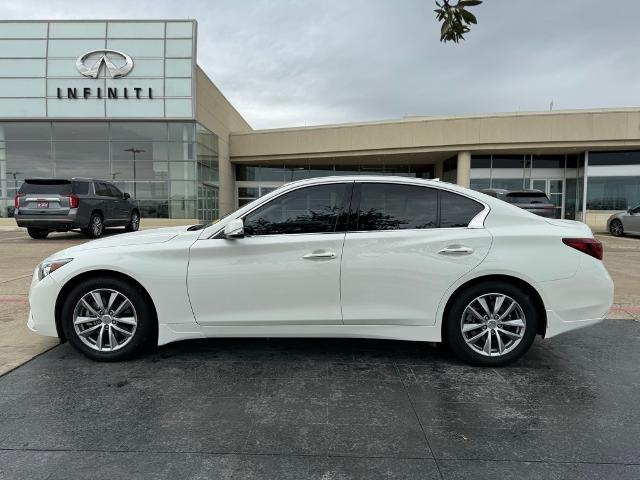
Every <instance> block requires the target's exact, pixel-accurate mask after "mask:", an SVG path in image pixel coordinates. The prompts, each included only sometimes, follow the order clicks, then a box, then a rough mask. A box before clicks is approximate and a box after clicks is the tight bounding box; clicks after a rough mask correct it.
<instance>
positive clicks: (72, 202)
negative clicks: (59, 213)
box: [63, 193, 79, 208]
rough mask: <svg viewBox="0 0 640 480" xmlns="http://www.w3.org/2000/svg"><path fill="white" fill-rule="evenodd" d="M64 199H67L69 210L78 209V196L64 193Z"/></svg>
mask: <svg viewBox="0 0 640 480" xmlns="http://www.w3.org/2000/svg"><path fill="white" fill-rule="evenodd" d="M63 195H64V196H65V197H69V206H70V207H71V208H78V203H79V199H78V196H77V195H75V194H73V193H64V194H63Z"/></svg>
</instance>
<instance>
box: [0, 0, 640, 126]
mask: <svg viewBox="0 0 640 480" xmlns="http://www.w3.org/2000/svg"><path fill="white" fill-rule="evenodd" d="M613 7H615V8H613ZM434 8H435V3H434V1H433V0H271V1H268V0H180V1H177V0H151V1H149V0H126V1H123V0H108V1H107V0H99V1H96V0H83V1H82V2H78V1H69V0H65V1H62V0H20V1H8V0H0V19H89V18H131V19H139V18H144V19H147V18H151V19H153V18H171V19H173V18H178V19H181V18H190V19H196V20H197V21H198V64H199V65H200V66H201V67H202V69H203V70H204V71H205V72H206V73H207V75H209V77H210V78H211V79H212V80H213V82H214V83H215V84H216V85H217V86H218V88H220V90H221V91H222V92H223V94H224V95H225V96H226V97H227V98H228V99H229V100H230V101H231V103H232V104H233V105H234V106H235V107H236V108H237V110H238V111H239V112H240V113H241V114H242V115H243V116H244V117H245V119H246V120H247V121H248V122H249V123H250V124H251V126H252V127H253V128H280V127H295V126H308V125H319V124H332V123H345V122H362V121H378V120H388V119H397V118H402V117H405V116H436V115H463V114H476V113H493V112H517V111H531V110H549V108H550V104H551V102H552V101H553V109H554V110H558V109H574V108H610V107H631V106H638V105H640V62H638V56H639V55H638V54H639V51H640V48H639V47H640V29H639V28H638V25H637V19H638V18H640V2H638V1H637V0H619V1H616V2H608V1H605V0H562V1H557V0H485V2H484V3H483V4H482V5H480V6H478V7H474V8H473V9H472V10H471V11H472V12H474V14H475V15H476V16H477V18H478V25H476V26H474V27H473V28H472V31H471V32H470V33H469V34H467V35H466V40H465V41H464V42H462V43H459V44H457V45H456V44H449V43H447V44H442V43H440V41H439V29H440V25H439V24H438V22H437V21H436V19H435V13H434V12H433V9H434Z"/></svg>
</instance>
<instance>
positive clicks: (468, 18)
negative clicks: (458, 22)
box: [460, 10, 478, 25]
mask: <svg viewBox="0 0 640 480" xmlns="http://www.w3.org/2000/svg"><path fill="white" fill-rule="evenodd" d="M460 13H461V14H462V18H464V20H465V22H467V23H473V24H474V25H475V24H476V23H478V20H477V19H476V16H475V15H474V14H473V13H471V12H467V11H466V10H461V11H460Z"/></svg>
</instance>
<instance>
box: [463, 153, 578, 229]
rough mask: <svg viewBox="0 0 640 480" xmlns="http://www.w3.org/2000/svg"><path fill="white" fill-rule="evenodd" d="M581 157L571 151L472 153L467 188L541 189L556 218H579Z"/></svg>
mask: <svg viewBox="0 0 640 480" xmlns="http://www.w3.org/2000/svg"><path fill="white" fill-rule="evenodd" d="M581 158H583V156H580V155H575V154H570V155H567V154H560V155H531V154H515V155H472V157H471V188H473V189H474V190H483V189H485V188H500V189H505V190H520V189H536V190H542V191H543V192H545V193H546V194H547V196H548V197H549V199H550V200H551V202H552V203H553V204H554V205H555V206H556V217H557V218H567V219H581V218H582V215H581V211H580V212H579V213H580V215H579V218H576V214H577V207H580V208H579V209H580V210H581V208H582V200H581V198H580V199H579V198H578V196H579V195H580V190H579V189H578V187H577V185H578V184H579V183H581V182H582V180H580V178H579V177H580V175H581V174H582V170H581V168H578V165H579V164H580V162H581V161H583V160H581Z"/></svg>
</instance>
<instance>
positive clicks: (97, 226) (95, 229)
mask: <svg viewBox="0 0 640 480" xmlns="http://www.w3.org/2000/svg"><path fill="white" fill-rule="evenodd" d="M103 231H104V224H103V223H102V215H100V214H99V213H97V212H96V213H93V214H91V218H90V219H89V227H87V229H86V230H85V231H84V232H85V235H86V236H87V237H89V238H100V237H101V236H102V232H103Z"/></svg>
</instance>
